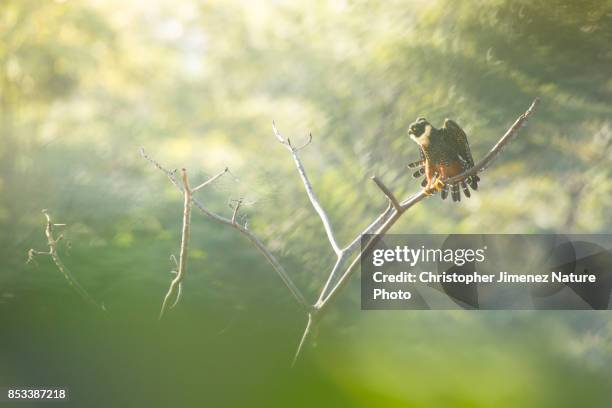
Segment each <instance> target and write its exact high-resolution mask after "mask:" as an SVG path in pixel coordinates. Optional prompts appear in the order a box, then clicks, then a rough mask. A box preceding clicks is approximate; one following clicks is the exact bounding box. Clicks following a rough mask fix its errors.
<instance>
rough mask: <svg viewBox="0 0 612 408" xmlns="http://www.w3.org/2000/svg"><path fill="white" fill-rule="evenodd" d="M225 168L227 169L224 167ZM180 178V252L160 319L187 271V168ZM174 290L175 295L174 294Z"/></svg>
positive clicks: (189, 216) (189, 196) (188, 220)
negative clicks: (181, 197)
mask: <svg viewBox="0 0 612 408" xmlns="http://www.w3.org/2000/svg"><path fill="white" fill-rule="evenodd" d="M226 170H227V169H226ZM223 174H225V171H223V172H222V173H219V174H217V175H216V176H214V177H212V178H210V179H209V180H207V181H205V182H204V183H202V184H200V185H199V186H198V187H197V188H198V189H200V188H202V187H203V186H205V185H208V184H210V183H212V182H213V181H214V180H216V179H217V178H219V177H221V176H222V175H223ZM182 180H183V229H182V236H181V252H180V254H179V262H178V268H177V271H176V276H175V277H174V279H172V282H170V287H169V288H168V293H166V296H165V297H164V301H163V303H162V308H161V311H160V312H159V318H160V320H161V318H162V317H164V313H165V312H166V308H167V307H168V302H170V299H172V298H173V297H174V298H175V300H174V302H173V304H172V306H171V307H174V306H176V304H177V303H178V301H179V299H180V294H181V292H182V283H183V279H184V278H185V272H186V271H187V254H188V251H189V230H190V227H191V194H192V192H193V190H192V189H191V187H190V186H189V178H188V177H187V170H186V169H183V170H182ZM175 292H176V295H175Z"/></svg>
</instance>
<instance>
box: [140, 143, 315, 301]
mask: <svg viewBox="0 0 612 408" xmlns="http://www.w3.org/2000/svg"><path fill="white" fill-rule="evenodd" d="M140 154H141V155H142V157H143V158H144V159H145V160H147V161H148V162H150V163H151V164H153V165H154V166H155V167H156V168H157V169H159V170H160V171H161V172H162V173H164V174H165V175H166V176H167V177H168V179H170V182H172V184H174V186H175V187H176V188H177V189H179V190H180V191H183V186H181V184H179V183H178V181H177V179H176V176H175V173H174V172H171V171H168V170H167V169H166V168H165V167H163V166H162V165H161V164H159V163H158V162H157V161H155V160H154V159H152V158H151V157H150V156H148V155H147V154H146V153H145V150H144V149H143V148H141V149H140ZM191 202H192V203H193V205H194V206H195V207H196V208H197V209H198V210H200V211H201V212H202V213H203V214H204V215H206V216H207V217H209V218H211V219H212V220H213V221H215V222H218V223H220V224H223V225H227V226H229V227H232V228H234V229H236V230H237V231H238V232H240V233H241V234H242V235H244V236H245V237H246V238H247V239H248V240H249V241H251V243H252V244H253V245H255V247H256V248H257V250H258V251H259V252H261V254H262V255H263V256H264V257H265V258H266V260H267V261H268V262H269V263H270V265H271V266H272V268H273V269H274V271H275V272H276V273H277V274H278V276H279V277H280V278H281V280H282V281H283V283H284V284H285V286H286V287H287V289H289V291H290V292H291V294H292V295H293V297H294V298H295V299H296V301H297V302H298V303H299V304H300V305H301V306H302V307H303V308H304V309H306V310H310V308H311V307H310V305H309V304H308V302H306V299H305V298H304V295H302V292H301V291H300V290H299V289H298V287H297V286H296V285H295V283H294V282H293V280H292V279H291V278H290V277H289V275H288V274H287V271H285V268H283V266H282V265H281V264H280V262H278V260H277V259H276V257H275V256H274V255H273V254H272V252H270V250H268V248H267V247H266V246H265V245H264V244H263V242H261V240H260V239H259V238H258V237H257V236H256V235H255V234H253V233H252V232H251V231H249V230H248V229H247V228H246V226H242V225H240V224H238V223H237V222H236V223H233V222H232V220H231V219H228V218H225V217H222V216H220V215H218V214H215V213H214V212H212V211H211V210H209V209H208V208H206V207H205V206H204V204H202V203H201V202H200V201H199V200H198V199H197V198H195V197H191Z"/></svg>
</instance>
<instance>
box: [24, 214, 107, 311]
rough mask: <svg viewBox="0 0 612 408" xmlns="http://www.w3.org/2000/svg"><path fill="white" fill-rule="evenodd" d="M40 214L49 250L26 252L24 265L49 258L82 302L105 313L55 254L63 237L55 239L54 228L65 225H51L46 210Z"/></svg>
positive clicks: (104, 309)
mask: <svg viewBox="0 0 612 408" xmlns="http://www.w3.org/2000/svg"><path fill="white" fill-rule="evenodd" d="M42 213H43V214H44V216H45V218H46V225H45V237H46V238H47V245H48V247H49V250H48V251H37V250H35V249H34V248H32V249H30V250H29V251H28V260H27V261H26V263H30V262H33V261H34V258H35V257H36V256H38V255H47V256H50V257H51V260H52V261H53V263H54V264H55V266H56V268H57V269H58V270H59V271H60V273H61V274H62V275H63V276H64V279H66V281H67V282H68V285H70V286H71V287H73V288H74V290H75V291H76V292H77V293H78V294H79V296H81V297H82V298H83V300H85V301H86V302H88V303H91V304H92V305H94V306H95V307H96V308H98V309H100V310H102V311H106V308H105V307H104V304H98V302H96V301H95V300H94V298H93V297H92V296H91V295H90V294H89V292H87V291H86V290H85V288H83V286H81V284H80V283H79V282H78V281H77V280H76V279H75V278H74V276H73V275H72V273H71V272H70V270H69V269H68V268H67V267H66V265H64V262H62V259H61V258H60V256H59V253H58V252H57V245H58V243H59V242H60V241H61V240H62V239H63V238H64V235H63V234H60V235H59V236H57V238H56V237H55V228H56V227H65V226H66V224H55V223H53V221H52V220H51V215H50V214H49V212H48V211H47V210H42Z"/></svg>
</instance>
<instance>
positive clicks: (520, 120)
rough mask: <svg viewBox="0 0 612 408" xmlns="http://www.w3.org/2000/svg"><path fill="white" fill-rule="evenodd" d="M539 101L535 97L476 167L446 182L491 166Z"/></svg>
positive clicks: (457, 179)
mask: <svg viewBox="0 0 612 408" xmlns="http://www.w3.org/2000/svg"><path fill="white" fill-rule="evenodd" d="M539 103H540V99H539V98H535V99H534V100H533V102H532V103H531V106H529V108H528V109H527V110H526V111H525V113H523V114H522V115H521V116H519V117H518V118H517V119H516V120H515V121H514V123H513V124H512V126H510V129H508V130H507V131H506V133H505V134H504V135H503V136H502V137H501V139H499V141H498V142H497V143H496V144H495V146H493V148H492V149H491V150H490V151H489V153H487V154H486V155H485V157H483V158H482V160H480V161H479V162H478V163H476V164H475V165H474V167H472V168H471V169H469V170H466V171H464V172H463V173H461V174H458V175H456V176H455V177H451V178H449V179H448V180H444V182H445V183H448V184H455V183H457V182H458V181H461V180H463V179H465V178H466V177H468V176H471V175H474V174H476V173H479V172H481V171H482V170H484V169H486V168H487V167H488V166H489V164H491V162H492V161H493V160H495V158H496V157H497V155H498V154H499V153H500V152H501V151H502V149H503V148H504V146H506V145H507V144H508V143H509V142H510V141H512V139H514V137H515V136H516V135H517V133H518V131H519V129H520V128H521V127H523V125H524V124H525V123H526V122H527V119H529V117H530V116H531V115H532V114H533V112H535V110H536V108H537V107H538V104H539Z"/></svg>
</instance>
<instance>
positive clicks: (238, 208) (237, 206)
mask: <svg viewBox="0 0 612 408" xmlns="http://www.w3.org/2000/svg"><path fill="white" fill-rule="evenodd" d="M240 205H242V199H240V200H237V201H236V205H235V207H234V212H233V213H232V224H236V217H237V216H238V211H239V210H240Z"/></svg>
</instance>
